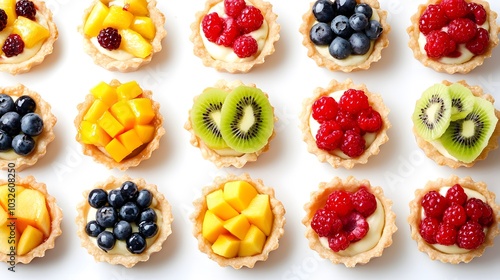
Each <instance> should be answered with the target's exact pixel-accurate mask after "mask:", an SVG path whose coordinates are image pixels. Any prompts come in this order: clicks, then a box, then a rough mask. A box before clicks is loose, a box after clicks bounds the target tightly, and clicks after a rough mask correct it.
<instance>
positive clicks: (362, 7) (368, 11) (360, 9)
mask: <svg viewBox="0 0 500 280" xmlns="http://www.w3.org/2000/svg"><path fill="white" fill-rule="evenodd" d="M354 13H362V14H364V15H365V16H366V18H368V19H370V18H371V17H372V15H373V9H372V7H370V5H368V4H366V3H362V4H358V5H356V7H354Z"/></svg>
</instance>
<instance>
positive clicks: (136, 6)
mask: <svg viewBox="0 0 500 280" xmlns="http://www.w3.org/2000/svg"><path fill="white" fill-rule="evenodd" d="M123 8H124V9H125V10H127V11H129V12H131V13H132V14H134V15H138V16H145V15H147V14H149V11H148V1H147V0H126V1H125V5H124V7H123Z"/></svg>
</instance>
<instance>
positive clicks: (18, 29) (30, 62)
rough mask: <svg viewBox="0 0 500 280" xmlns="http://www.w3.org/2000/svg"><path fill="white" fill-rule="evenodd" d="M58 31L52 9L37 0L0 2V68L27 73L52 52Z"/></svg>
mask: <svg viewBox="0 0 500 280" xmlns="http://www.w3.org/2000/svg"><path fill="white" fill-rule="evenodd" d="M57 37H58V31H57V27H56V24H55V23H54V21H53V20H52V12H51V11H50V10H49V9H48V8H47V6H46V5H45V2H43V1H38V0H32V1H30V0H4V1H1V2H0V46H1V49H0V71H4V72H9V73H11V74H13V75H16V74H21V73H25V72H28V71H29V70H30V69H31V68H32V67H33V66H35V65H38V64H40V63H42V62H43V60H44V59H45V57H46V56H47V55H49V54H51V53H52V51H53V46H54V42H55V41H56V40H57Z"/></svg>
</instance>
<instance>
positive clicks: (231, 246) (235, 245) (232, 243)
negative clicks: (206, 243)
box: [212, 234, 240, 259]
mask: <svg viewBox="0 0 500 280" xmlns="http://www.w3.org/2000/svg"><path fill="white" fill-rule="evenodd" d="M239 247H240V241H239V240H238V238H236V237H234V236H232V235H229V234H222V235H219V238H217V240H216V241H215V242H214V244H212V251H214V253H216V254H217V255H219V256H222V257H225V258H228V259H229V258H234V257H236V256H237V255H238V250H239Z"/></svg>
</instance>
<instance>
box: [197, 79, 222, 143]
mask: <svg viewBox="0 0 500 280" xmlns="http://www.w3.org/2000/svg"><path fill="white" fill-rule="evenodd" d="M227 95H228V93H227V92H225V91H223V90H221V89H217V88H206V89H205V90H204V91H203V93H202V94H200V95H199V96H198V98H196V100H195V101H194V104H193V108H192V109H191V113H190V118H191V123H192V126H193V130H194V133H195V134H196V135H197V136H198V137H200V139H201V140H202V141H203V142H204V143H205V145H207V146H208V147H209V148H211V149H225V148H227V147H228V146H227V144H226V142H225V141H224V139H223V138H222V135H221V133H220V120H221V109H222V104H223V103H224V100H226V97H227Z"/></svg>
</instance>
